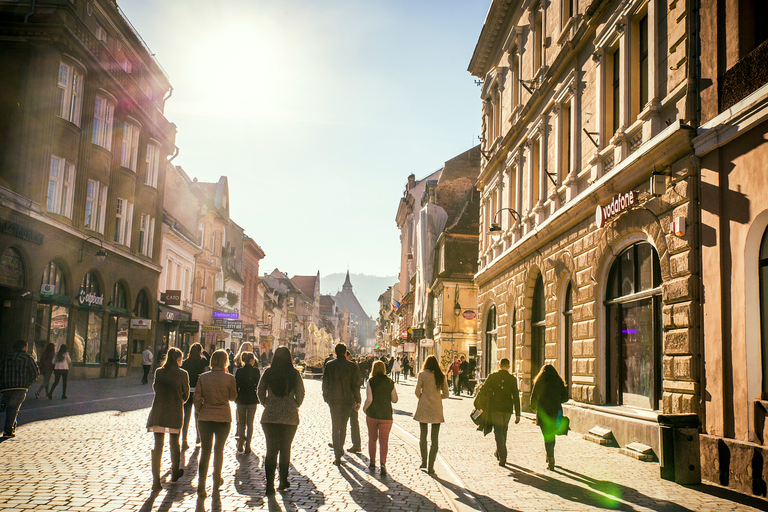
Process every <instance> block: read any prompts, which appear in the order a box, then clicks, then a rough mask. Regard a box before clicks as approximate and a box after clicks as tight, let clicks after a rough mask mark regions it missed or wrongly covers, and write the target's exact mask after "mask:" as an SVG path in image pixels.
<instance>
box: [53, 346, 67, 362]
mask: <svg viewBox="0 0 768 512" xmlns="http://www.w3.org/2000/svg"><path fill="white" fill-rule="evenodd" d="M67 352H69V349H68V348H67V346H66V345H62V346H60V347H59V353H58V354H56V360H57V361H58V362H61V361H63V360H64V356H65V355H67Z"/></svg>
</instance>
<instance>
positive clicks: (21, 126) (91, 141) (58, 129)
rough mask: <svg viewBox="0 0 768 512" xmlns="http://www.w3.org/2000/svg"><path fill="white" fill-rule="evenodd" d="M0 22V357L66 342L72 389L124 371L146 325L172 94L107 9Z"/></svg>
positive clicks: (66, 10) (70, 5)
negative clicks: (80, 380) (21, 343)
mask: <svg viewBox="0 0 768 512" xmlns="http://www.w3.org/2000/svg"><path fill="white" fill-rule="evenodd" d="M0 19H2V20H3V21H2V22H1V23H0V30H2V32H3V42H2V44H0V68H2V69H3V70H4V72H3V75H4V77H3V80H2V81H1V83H0V89H1V91H0V98H2V99H0V141H2V142H0V177H1V178H0V195H1V196H2V206H0V218H2V227H3V228H2V230H0V231H1V233H0V251H1V254H2V261H3V265H2V273H3V277H2V282H3V284H2V285H1V286H0V295H1V296H2V298H3V303H4V304H5V307H4V308H3V309H2V313H0V326H1V327H2V328H1V329H0V332H2V334H1V335H0V336H2V337H1V338H0V340H1V341H2V351H3V352H5V351H7V350H8V348H9V347H10V345H11V344H12V343H13V341H14V340H16V339H19V338H21V339H26V340H28V342H29V344H30V353H32V354H33V355H36V354H38V353H39V352H40V351H41V350H42V349H43V348H44V347H45V345H46V344H47V343H49V342H53V343H55V344H56V345H57V346H59V345H62V344H67V345H68V347H69V349H70V354H71V356H72V360H73V362H74V368H73V371H72V373H73V374H74V376H75V377H85V378H92V377H99V376H104V375H106V373H107V368H108V366H109V367H110V368H115V367H118V368H119V369H120V372H121V373H125V372H126V370H127V369H128V368H130V367H131V366H137V365H140V363H141V352H142V351H143V349H144V347H145V346H146V345H147V344H151V343H152V340H153V339H154V329H155V327H156V325H155V321H156V318H157V316H156V314H157V304H156V297H157V282H158V276H159V275H160V270H161V267H160V263H161V262H160V237H161V229H160V225H161V223H162V218H163V199H164V179H165V172H166V166H165V162H166V160H167V159H168V157H169V156H171V155H175V154H176V152H177V149H176V147H175V134H176V127H175V125H173V124H172V123H170V122H169V121H168V120H167V119H166V118H165V116H164V114H163V110H164V104H165V100H166V99H167V97H168V96H169V93H170V91H171V86H170V83H169V81H168V78H167V76H166V75H165V73H164V72H163V70H162V68H161V67H160V65H159V64H158V63H157V62H156V61H155V59H154V57H153V55H154V54H152V53H151V52H150V51H149V50H148V48H147V46H146V44H145V43H144V42H143V41H142V39H141V37H140V36H139V34H138V33H136V32H135V30H134V29H133V27H132V26H131V24H130V22H129V21H128V20H127V18H126V17H125V15H124V14H123V13H122V11H121V10H120V9H119V7H117V5H116V3H115V2H101V3H94V2H76V3H75V2H53V1H50V2H46V1H40V2H36V3H35V4H33V5H32V8H31V10H30V9H29V6H19V5H18V4H16V3H5V4H3V5H2V6H0ZM31 32H33V33H34V40H32V39H30V36H29V34H30V33H31ZM113 371H114V370H113Z"/></svg>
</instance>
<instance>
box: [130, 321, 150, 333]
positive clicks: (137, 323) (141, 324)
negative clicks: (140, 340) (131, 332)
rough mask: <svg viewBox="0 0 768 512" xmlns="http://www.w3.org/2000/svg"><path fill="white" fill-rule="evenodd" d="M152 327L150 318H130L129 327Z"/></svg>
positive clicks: (139, 328)
mask: <svg viewBox="0 0 768 512" xmlns="http://www.w3.org/2000/svg"><path fill="white" fill-rule="evenodd" d="M151 328H152V320H147V319H146V318H131V329H135V330H147V329H151Z"/></svg>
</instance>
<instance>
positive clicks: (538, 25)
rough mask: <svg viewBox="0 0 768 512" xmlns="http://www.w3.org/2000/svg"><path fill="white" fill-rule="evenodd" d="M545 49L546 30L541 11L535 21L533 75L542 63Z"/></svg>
mask: <svg viewBox="0 0 768 512" xmlns="http://www.w3.org/2000/svg"><path fill="white" fill-rule="evenodd" d="M543 49H544V30H543V25H542V21H541V13H539V14H537V15H536V19H535V20H534V22H533V76H536V73H537V72H538V71H539V68H541V65H542V60H541V58H542V51H543Z"/></svg>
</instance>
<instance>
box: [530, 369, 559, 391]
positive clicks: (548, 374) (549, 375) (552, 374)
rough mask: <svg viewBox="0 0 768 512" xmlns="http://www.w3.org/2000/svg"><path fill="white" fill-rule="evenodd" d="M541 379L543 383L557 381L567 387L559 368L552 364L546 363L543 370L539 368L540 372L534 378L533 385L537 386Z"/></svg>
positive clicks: (547, 383)
mask: <svg viewBox="0 0 768 512" xmlns="http://www.w3.org/2000/svg"><path fill="white" fill-rule="evenodd" d="M539 381H541V382H542V385H545V384H546V385H549V384H552V383H555V382H556V383H559V384H561V385H562V386H563V387H565V382H564V381H563V378H562V377H560V374H559V373H557V370H556V369H555V367H554V366H552V365H551V364H545V365H544V366H542V367H541V370H539V373H538V374H537V375H536V377H534V379H533V385H534V386H535V385H536V384H537V383H538V382H539Z"/></svg>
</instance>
